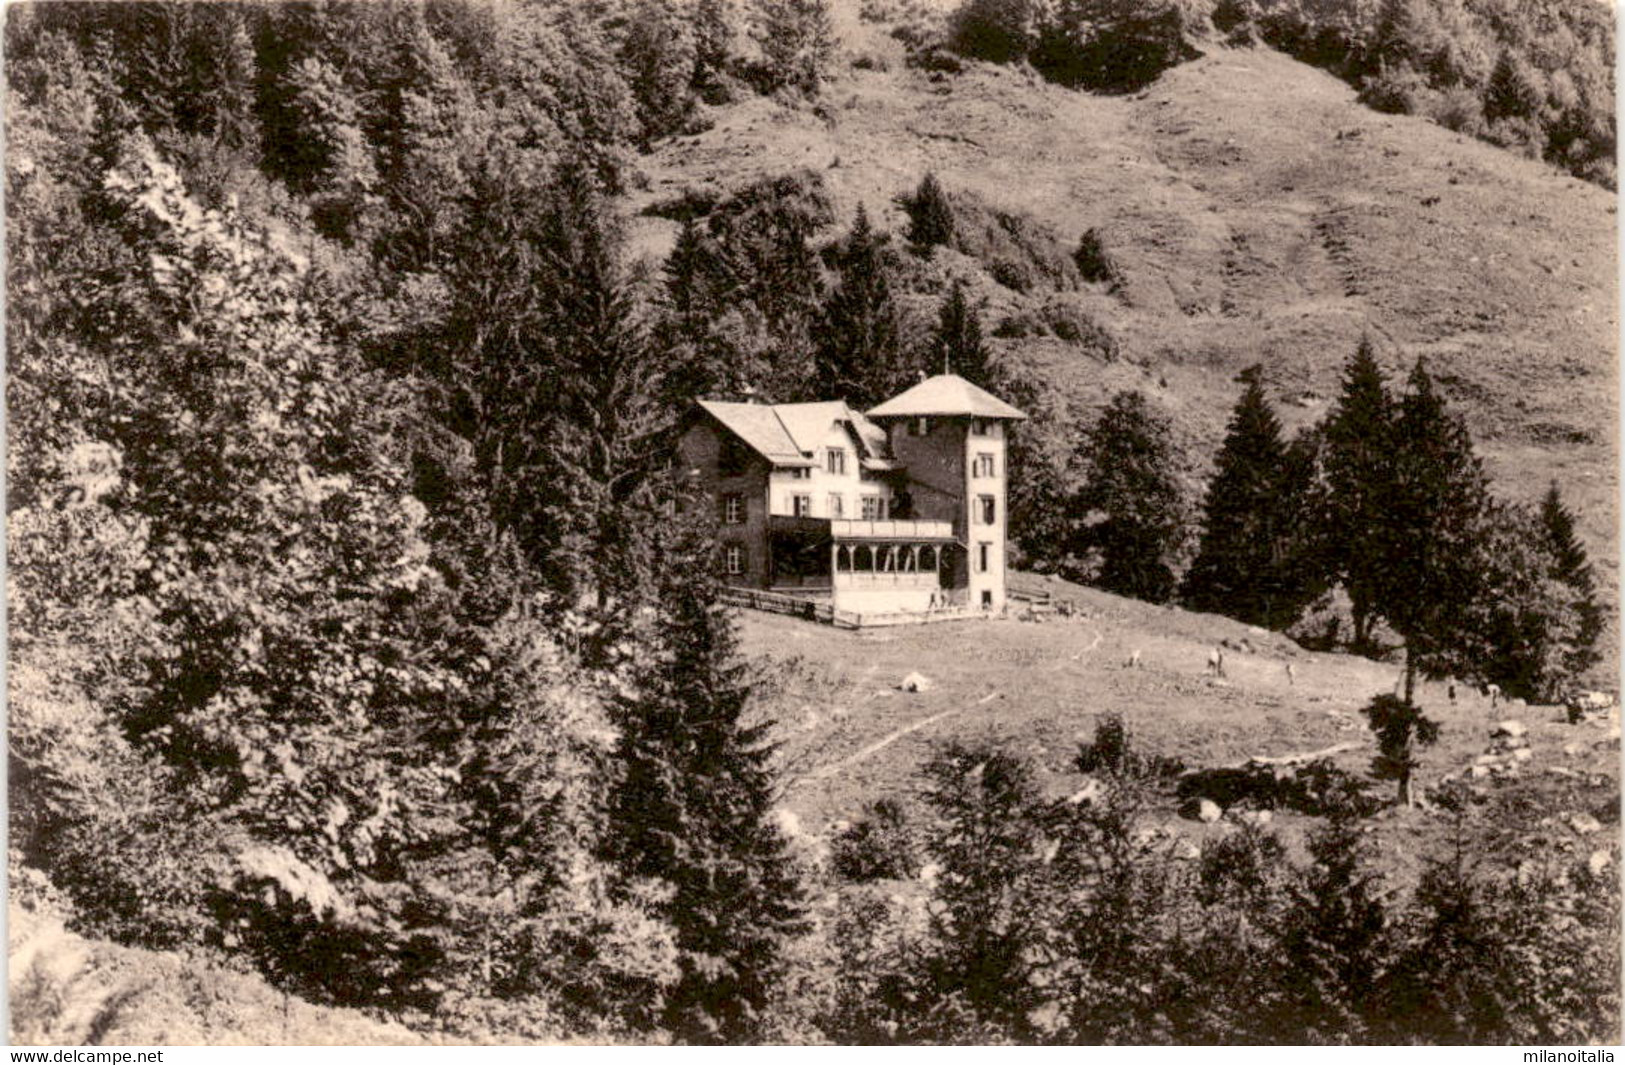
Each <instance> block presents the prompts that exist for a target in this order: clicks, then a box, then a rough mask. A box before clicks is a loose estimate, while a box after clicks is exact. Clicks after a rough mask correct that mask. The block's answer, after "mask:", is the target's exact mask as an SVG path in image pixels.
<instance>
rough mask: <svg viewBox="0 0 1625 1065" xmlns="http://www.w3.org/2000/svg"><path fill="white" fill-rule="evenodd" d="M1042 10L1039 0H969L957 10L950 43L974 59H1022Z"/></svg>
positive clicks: (1029, 48)
mask: <svg viewBox="0 0 1625 1065" xmlns="http://www.w3.org/2000/svg"><path fill="white" fill-rule="evenodd" d="M1039 10H1040V9H1039V5H1038V3H1036V2H1035V0H965V3H963V4H961V5H960V7H959V10H957V11H956V12H954V15H953V19H952V22H951V23H950V27H949V37H948V39H949V43H950V44H951V45H952V47H953V49H954V51H956V52H958V53H959V54H960V55H963V56H968V57H970V58H972V59H985V60H988V61H989V62H993V63H1014V62H1018V61H1020V60H1022V59H1025V58H1026V56H1027V53H1028V52H1029V51H1030V50H1031V49H1032V46H1033V42H1034V40H1035V39H1036V37H1037V20H1038V14H1039Z"/></svg>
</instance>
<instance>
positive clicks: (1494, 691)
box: [1484, 684, 1501, 710]
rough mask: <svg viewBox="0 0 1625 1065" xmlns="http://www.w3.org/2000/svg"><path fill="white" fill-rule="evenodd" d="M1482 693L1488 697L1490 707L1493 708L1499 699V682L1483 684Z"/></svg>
mask: <svg viewBox="0 0 1625 1065" xmlns="http://www.w3.org/2000/svg"><path fill="white" fill-rule="evenodd" d="M1484 694H1485V695H1488V696H1489V697H1490V709H1491V710H1494V709H1495V704H1496V703H1498V702H1500V701H1501V686H1500V685H1499V684H1486V685H1484Z"/></svg>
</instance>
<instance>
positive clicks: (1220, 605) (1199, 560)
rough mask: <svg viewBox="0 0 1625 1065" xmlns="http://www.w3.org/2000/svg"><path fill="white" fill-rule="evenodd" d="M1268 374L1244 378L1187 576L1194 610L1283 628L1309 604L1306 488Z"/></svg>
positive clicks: (1249, 373) (1254, 372)
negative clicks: (1302, 538) (1300, 527)
mask: <svg viewBox="0 0 1625 1065" xmlns="http://www.w3.org/2000/svg"><path fill="white" fill-rule="evenodd" d="M1262 373H1263V371H1262V368H1261V367H1259V366H1253V367H1251V368H1250V369H1248V370H1246V371H1244V372H1243V374H1242V380H1243V381H1245V382H1246V385H1247V387H1246V390H1245V391H1244V392H1243V393H1242V395H1241V399H1240V400H1239V401H1237V403H1236V409H1235V412H1234V413H1233V414H1232V415H1231V417H1230V430H1229V433H1228V434H1227V435H1226V437H1225V440H1224V445H1223V447H1222V448H1221V449H1220V450H1219V456H1218V459H1217V460H1216V461H1215V463H1214V467H1215V469H1214V475H1213V480H1212V481H1211V482H1209V484H1208V490H1207V498H1206V500H1205V501H1204V503H1203V508H1202V509H1203V523H1202V524H1203V534H1202V540H1201V546H1200V547H1199V548H1198V550H1197V555H1196V560H1195V561H1194V562H1193V563H1192V564H1191V568H1190V572H1189V573H1187V574H1186V576H1185V585H1184V595H1185V599H1186V601H1187V602H1188V603H1189V604H1190V606H1191V607H1192V608H1193V609H1195V610H1204V611H1211V612H1214V613H1220V614H1226V615H1228V616H1230V617H1233V618H1236V619H1238V620H1240V621H1246V622H1248V623H1249V624H1253V625H1263V626H1266V627H1268V628H1283V627H1285V626H1287V625H1290V624H1291V623H1292V622H1293V621H1294V620H1295V619H1296V616H1297V614H1298V612H1299V610H1300V609H1301V607H1302V605H1303V602H1304V600H1305V585H1306V583H1307V582H1305V581H1304V580H1302V574H1301V572H1300V571H1299V570H1298V568H1297V567H1296V566H1295V562H1296V561H1297V557H1298V553H1299V549H1300V545H1299V544H1297V543H1295V542H1294V539H1295V533H1296V531H1297V530H1296V527H1295V526H1296V524H1297V523H1296V522H1295V521H1294V520H1293V519H1294V515H1295V513H1296V512H1298V511H1299V510H1301V509H1302V507H1303V506H1304V499H1303V495H1302V490H1303V489H1304V487H1305V486H1304V485H1303V484H1302V483H1301V481H1300V483H1299V484H1291V483H1289V478H1291V477H1292V476H1293V475H1294V474H1295V473H1296V472H1298V471H1299V470H1301V468H1302V464H1301V463H1299V464H1294V463H1291V462H1289V456H1288V453H1287V447H1286V445H1285V443H1284V442H1283V441H1282V439H1281V423H1280V422H1279V420H1277V418H1276V417H1275V412H1274V411H1273V410H1271V409H1270V405H1269V401H1268V400H1267V399H1266V398H1265V396H1264V387H1263V381H1262Z"/></svg>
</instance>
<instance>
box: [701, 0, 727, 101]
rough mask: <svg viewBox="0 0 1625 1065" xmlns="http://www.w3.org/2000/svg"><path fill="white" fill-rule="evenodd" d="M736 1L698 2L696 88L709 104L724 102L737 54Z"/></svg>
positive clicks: (703, 0) (714, 0) (710, 0)
mask: <svg viewBox="0 0 1625 1065" xmlns="http://www.w3.org/2000/svg"><path fill="white" fill-rule="evenodd" d="M733 19H734V10H733V0H696V3H695V4H694V79H693V85H694V89H695V91H697V92H698V93H699V94H700V96H701V97H702V98H704V99H705V101H706V102H707V103H713V104H715V103H721V102H723V101H722V99H721V92H722V87H723V84H724V82H723V78H724V77H725V76H726V74H727V71H728V62H729V59H730V57H731V56H732V55H733V37H734V28H733Z"/></svg>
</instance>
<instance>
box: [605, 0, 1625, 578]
mask: <svg viewBox="0 0 1625 1065" xmlns="http://www.w3.org/2000/svg"><path fill="white" fill-rule="evenodd" d="M841 25H842V28H843V31H844V33H845V40H846V49H845V53H844V57H843V60H844V61H843V62H842V64H840V72H839V73H838V74H837V76H836V78H835V79H834V81H833V83H832V84H831V85H830V86H829V87H828V89H827V91H826V93H825V95H824V104H823V106H821V107H819V108H817V109H813V108H810V107H790V106H785V105H781V104H778V103H775V102H773V101H771V100H766V99H762V98H759V97H753V98H750V99H748V100H745V101H743V102H741V103H739V104H736V105H729V106H726V107H722V108H719V109H717V110H716V111H715V112H714V115H713V117H714V119H715V124H714V126H713V127H712V128H710V129H708V130H707V131H705V132H703V133H701V134H699V135H696V136H690V137H679V138H676V139H674V140H672V141H670V142H667V143H666V144H664V145H663V146H662V147H661V148H660V149H659V150H658V151H657V152H656V153H655V154H653V155H651V156H649V157H646V159H645V160H644V169H645V171H646V174H647V176H648V179H649V183H648V186H647V188H646V189H645V191H644V192H643V193H642V194H640V197H639V200H638V203H637V206H640V207H646V206H648V205H650V204H654V203H658V202H660V201H662V200H664V199H667V198H670V197H673V196H676V195H679V194H681V193H682V192H683V191H684V190H688V189H693V188H709V189H720V190H727V189H730V188H737V187H738V186H740V185H741V184H743V183H745V182H748V181H750V180H752V179H753V178H756V177H761V176H764V175H769V174H777V173H782V172H784V171H786V170H791V169H796V168H809V169H812V170H815V171H817V172H820V173H821V174H822V175H823V177H824V180H825V182H826V184H827V187H828V189H829V191H830V194H831V196H832V198H833V199H834V200H835V202H836V205H837V217H838V219H839V220H840V223H839V224H842V225H844V224H845V222H846V220H847V219H849V218H850V215H851V212H852V210H853V209H854V208H855V207H856V205H857V204H858V203H860V202H861V203H864V204H865V205H867V207H868V209H869V211H870V212H871V214H872V215H874V216H875V217H876V218H877V221H878V222H879V224H881V225H885V226H889V227H891V228H893V229H901V228H902V226H903V224H904V217H903V214H902V211H901V209H900V208H899V207H898V206H897V204H896V202H895V200H896V197H898V196H899V195H902V194H905V193H907V192H910V191H911V190H912V189H913V188H914V186H915V185H916V184H917V183H918V181H919V179H920V177H921V176H922V175H923V174H924V173H925V172H927V171H934V172H935V173H936V174H937V175H938V177H939V178H940V179H941V181H942V183H943V184H944V186H945V187H947V188H948V189H949V190H950V191H951V192H952V191H955V190H960V191H964V192H968V193H974V194H976V195H977V196H979V197H980V198H981V199H982V200H984V201H986V202H987V203H989V204H991V205H994V206H996V207H998V208H1000V209H1006V210H1015V211H1024V212H1028V213H1030V215H1032V216H1033V217H1034V218H1036V219H1037V220H1038V221H1040V222H1041V223H1043V224H1045V225H1047V226H1048V227H1050V228H1052V229H1053V230H1054V231H1055V233H1056V235H1057V236H1058V237H1059V239H1060V241H1061V242H1062V243H1063V244H1064V246H1066V247H1067V248H1071V247H1072V246H1074V245H1075V242H1076V241H1077V238H1078V237H1079V235H1080V234H1081V233H1083V232H1084V231H1085V230H1086V229H1088V228H1090V227H1098V228H1099V230H1100V232H1101V233H1102V234H1103V236H1104V238H1105V242H1106V245H1107V247H1108V249H1109V250H1110V252H1111V254H1112V255H1113V256H1114V257H1115V259H1116V260H1117V261H1118V263H1119V265H1120V266H1121V268H1122V272H1123V275H1124V277H1123V283H1122V284H1121V286H1120V287H1119V288H1118V289H1117V290H1116V291H1114V292H1108V291H1106V289H1105V287H1104V286H1084V289H1083V290H1082V291H1081V292H1077V293H1070V294H1068V296H1067V298H1068V299H1070V300H1073V301H1074V302H1075V303H1076V304H1077V305H1079V306H1080V307H1081V308H1083V309H1084V310H1085V311H1086V313H1087V314H1089V315H1090V316H1091V317H1093V318H1094V319H1095V320H1097V321H1099V322H1101V323H1103V324H1104V325H1106V326H1107V327H1108V328H1109V329H1110V330H1111V331H1112V333H1113V334H1115V336H1116V337H1117V338H1118V340H1119V342H1120V348H1121V358H1120V359H1119V360H1116V361H1113V362H1106V361H1099V360H1097V359H1094V358H1088V357H1084V356H1081V355H1079V354H1077V353H1076V352H1075V351H1073V350H1072V349H1069V348H1068V347H1067V345H1065V344H1062V343H1060V342H1058V341H1056V340H1054V339H1053V338H1047V337H1046V338H1044V339H1041V340H1031V339H1029V340H1022V339H1015V340H1006V341H1003V342H1002V343H1004V345H1005V348H1004V351H1005V356H1004V357H1006V358H1009V357H1015V358H1020V359H1025V360H1028V361H1029V362H1030V363H1032V364H1033V365H1035V366H1039V367H1042V372H1043V373H1044V374H1045V375H1046V376H1047V377H1048V378H1049V379H1051V380H1053V381H1054V382H1055V383H1056V385H1057V386H1058V387H1062V388H1066V389H1070V390H1072V391H1073V392H1075V393H1076V394H1077V396H1078V397H1079V398H1080V399H1082V400H1084V401H1087V402H1094V401H1098V400H1099V399H1102V398H1104V396H1105V395H1106V394H1107V393H1109V392H1110V391H1112V390H1115V389H1118V388H1122V387H1128V386H1139V387H1145V388H1148V389H1150V390H1151V391H1153V392H1154V393H1155V394H1156V395H1157V398H1158V400H1159V402H1161V403H1162V404H1163V405H1164V407H1165V408H1167V409H1168V410H1169V411H1170V413H1172V414H1173V415H1174V416H1175V418H1176V420H1177V421H1178V423H1179V427H1180V434H1181V436H1182V438H1183V439H1184V443H1185V445H1186V448H1187V450H1188V458H1189V459H1190V460H1191V462H1192V464H1193V466H1195V467H1197V468H1200V466H1201V465H1202V464H1203V463H1204V462H1205V461H1206V460H1207V458H1208V456H1209V455H1210V454H1211V452H1212V449H1213V448H1214V447H1215V446H1216V445H1217V443H1218V439H1219V437H1220V435H1221V434H1222V431H1223V424H1224V420H1225V418H1226V416H1227V415H1228V411H1229V408H1230V405H1231V403H1232V402H1233V399H1234V397H1235V395H1236V393H1237V390H1238V386H1237V385H1235V384H1234V382H1233V375H1234V373H1235V372H1236V371H1237V370H1239V369H1241V368H1242V367H1244V366H1246V365H1248V364H1250V363H1251V362H1253V361H1256V360H1262V361H1263V362H1264V363H1265V364H1266V366H1267V367H1268V371H1269V379H1270V381H1271V382H1272V385H1273V387H1274V389H1275V391H1276V395H1277V397H1278V398H1280V399H1281V400H1282V401H1283V402H1282V407H1283V409H1282V413H1283V417H1284V419H1285V420H1286V421H1287V423H1288V425H1289V427H1296V426H1297V425H1300V424H1303V423H1305V422H1308V421H1311V420H1314V419H1316V418H1318V417H1319V416H1320V415H1321V414H1322V413H1323V411H1324V410H1325V407H1326V404H1327V402H1328V401H1329V399H1330V398H1331V397H1333V396H1334V395H1335V391H1336V385H1337V378H1338V374H1339V370H1340V368H1341V366H1342V364H1343V362H1344V360H1345V359H1346V358H1347V356H1348V355H1349V354H1350V353H1351V352H1352V351H1353V349H1354V347H1355V345H1356V343H1357V342H1358V339H1359V337H1360V336H1361V334H1362V333H1367V332H1368V333H1370V334H1371V335H1372V336H1373V337H1374V338H1375V339H1376V340H1377V342H1378V345H1379V348H1380V349H1381V352H1382V355H1383V359H1384V362H1385V363H1386V364H1387V365H1388V366H1389V368H1390V369H1391V370H1392V371H1393V373H1394V374H1395V376H1396V377H1400V376H1401V375H1402V374H1403V372H1404V370H1405V369H1408V366H1409V363H1410V362H1411V361H1412V360H1413V359H1414V358H1415V357H1416V356H1418V355H1422V356H1426V357H1427V359H1428V363H1429V367H1430V369H1431V370H1432V371H1433V372H1434V374H1435V375H1436V376H1437V377H1438V379H1439V380H1440V382H1441V384H1442V385H1443V387H1444V388H1445V390H1446V392H1447V394H1448V395H1449V397H1450V398H1451V400H1452V401H1453V402H1454V403H1455V404H1456V405H1457V407H1458V409H1460V410H1462V411H1464V412H1465V413H1466V415H1467V417H1468V419H1469V422H1470V424H1471V426H1472V429H1473V431H1474V434H1475V438H1476V439H1477V440H1478V441H1479V443H1480V446H1481V450H1482V452H1483V454H1484V456H1485V458H1486V459H1487V460H1488V463H1489V466H1490V469H1491V472H1492V474H1493V475H1494V477H1495V479H1496V482H1497V484H1498V486H1499V489H1500V490H1501V491H1502V492H1503V493H1504V494H1506V495H1509V496H1512V497H1514V498H1518V499H1526V500H1527V499H1532V498H1534V497H1535V496H1536V495H1537V494H1538V493H1539V492H1540V491H1542V490H1543V489H1544V487H1545V484H1546V482H1547V481H1548V480H1549V479H1550V478H1553V477H1556V478H1558V480H1559V481H1560V482H1561V484H1562V486H1563V490H1564V493H1565V496H1566V497H1567V498H1568V499H1569V500H1570V501H1571V503H1572V504H1573V505H1574V506H1575V507H1576V509H1577V510H1579V511H1580V512H1581V514H1582V515H1583V522H1584V531H1585V533H1586V535H1587V537H1588V540H1589V543H1590V545H1591V547H1592V552H1593V558H1594V559H1595V560H1596V561H1597V563H1598V568H1599V570H1603V571H1607V572H1608V578H1607V579H1609V580H1612V573H1611V571H1612V569H1613V568H1614V566H1615V562H1616V558H1617V555H1616V547H1615V544H1614V534H1613V529H1614V514H1615V502H1614V497H1615V493H1616V491H1617V476H1616V472H1615V466H1616V462H1615V449H1614V439H1615V437H1616V435H1617V434H1616V417H1617V410H1616V400H1615V394H1616V376H1615V375H1616V370H1615V362H1614V337H1615V335H1616V333H1617V322H1616V312H1615V307H1616V283H1615V264H1614V249H1615V226H1616V217H1615V211H1616V198H1615V196H1614V195H1613V194H1611V193H1609V192H1607V191H1606V190H1603V189H1601V188H1598V187H1596V186H1594V185H1590V184H1587V183H1585V182H1582V181H1579V180H1577V179H1574V178H1571V177H1567V176H1565V175H1563V174H1561V173H1560V172H1558V171H1557V170H1555V169H1553V168H1550V167H1548V166H1546V165H1544V164H1541V163H1537V162H1532V161H1529V160H1526V159H1522V158H1518V157H1515V156H1513V155H1511V154H1509V153H1507V152H1504V151H1502V150H1500V149H1498V148H1494V147H1491V146H1489V145H1486V144H1484V143H1481V142H1478V141H1475V140H1472V139H1470V138H1466V137H1462V136H1459V135H1457V134H1454V133H1451V132H1450V131H1448V130H1445V129H1443V128H1442V127H1439V126H1436V125H1434V124H1432V123H1430V122H1428V121H1426V120H1423V119H1418V118H1408V117H1395V116H1388V115H1381V114H1378V113H1376V112H1373V111H1370V110H1368V109H1367V108H1365V107H1363V106H1361V105H1360V104H1359V103H1357V102H1356V100H1355V98H1354V93H1353V91H1352V90H1351V89H1350V88H1349V87H1348V86H1346V85H1344V84H1343V83H1341V82H1339V81H1337V80H1336V79H1334V78H1333V77H1331V76H1330V75H1328V74H1325V73H1323V72H1320V71H1318V70H1315V69H1313V68H1311V67H1308V66H1305V65H1303V64H1301V63H1298V62H1296V61H1294V60H1292V59H1290V58H1287V57H1286V56H1283V55H1281V54H1279V53H1276V52H1273V51H1270V50H1268V49H1262V48H1260V49H1247V50H1235V49H1230V48H1226V47H1222V46H1218V45H1204V46H1203V51H1204V53H1205V54H1203V55H1202V56H1201V57H1200V58H1198V59H1196V60H1194V61H1191V62H1189V63H1186V64H1184V65H1182V66H1179V67H1176V68H1174V69H1173V70H1171V71H1169V72H1167V73H1166V74H1164V75H1163V77H1162V78H1161V79H1160V80H1159V81H1158V82H1156V83H1155V84H1153V85H1152V86H1151V87H1150V88H1149V89H1147V90H1146V91H1144V92H1141V93H1138V94H1134V95H1131V96H1094V95H1089V94H1085V93H1080V92H1074V91H1070V90H1067V89H1063V88H1059V87H1056V86H1054V85H1050V84H1047V83H1045V82H1043V81H1042V80H1041V79H1040V78H1038V77H1037V76H1036V75H1035V74H1033V73H1032V72H1031V71H1030V70H1027V69H1025V68H1004V67H995V66H989V65H985V64H978V63H967V64H966V67H965V69H964V71H963V72H961V73H958V74H947V73H940V72H926V71H923V70H919V69H914V68H911V67H909V66H908V65H907V64H906V63H905V56H904V50H903V48H902V46H901V45H900V44H899V43H898V42H897V41H895V40H893V39H892V38H891V37H890V36H888V31H889V27H888V26H887V25H885V24H876V23H869V22H864V21H861V20H859V19H857V18H856V17H851V16H850V13H849V17H847V18H845V19H844V20H843V22H842V23H841ZM860 67H861V68H864V69H860ZM879 68H883V69H879ZM674 231H675V227H674V225H673V224H672V223H670V222H667V221H664V220H661V219H658V218H643V219H640V220H639V230H638V233H639V237H640V240H641V242H642V244H643V246H644V247H645V248H646V249H648V250H655V249H658V248H661V247H662V246H664V245H665V244H666V243H668V242H669V241H670V239H671V235H672V234H673V233H674ZM983 282H984V283H983V286H982V294H983V295H984V296H987V297H991V304H990V306H991V308H992V310H993V311H994V312H995V313H996V312H997V311H998V309H999V307H1000V305H1001V302H1000V301H1001V300H1006V299H1009V298H1011V294H1010V293H1008V292H1006V291H1003V290H1001V289H1000V288H999V287H998V286H997V285H995V284H993V282H992V281H991V280H987V279H986V278H983Z"/></svg>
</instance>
